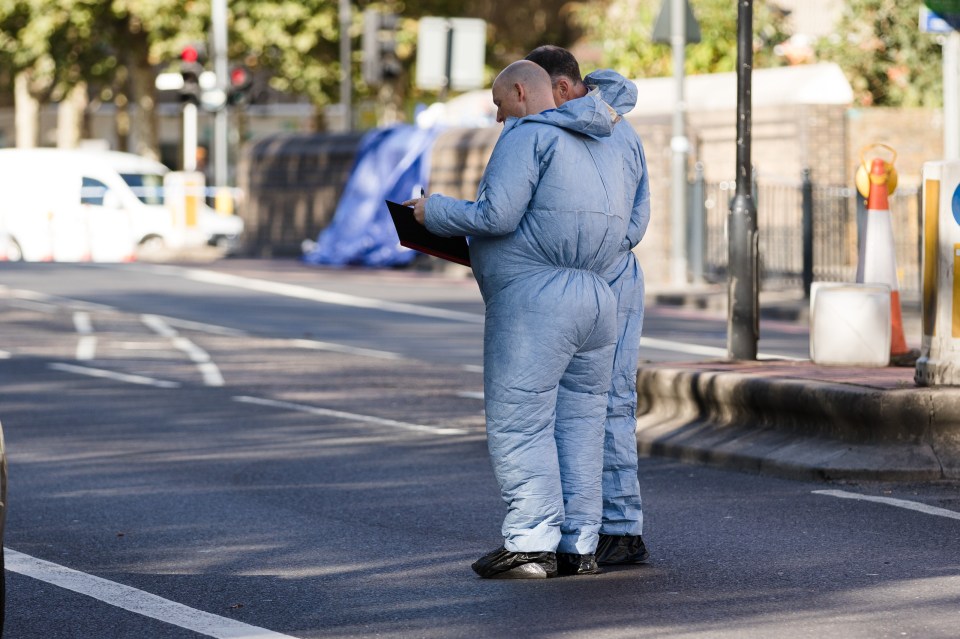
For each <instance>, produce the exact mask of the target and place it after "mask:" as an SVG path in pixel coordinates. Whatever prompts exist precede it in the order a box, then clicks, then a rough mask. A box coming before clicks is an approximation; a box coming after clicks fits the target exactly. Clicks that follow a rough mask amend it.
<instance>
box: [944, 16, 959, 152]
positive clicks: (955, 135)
mask: <svg viewBox="0 0 960 639" xmlns="http://www.w3.org/2000/svg"><path fill="white" fill-rule="evenodd" d="M943 159H945V160H960V32H957V31H951V32H950V33H949V34H947V35H946V39H945V41H944V43H943Z"/></svg>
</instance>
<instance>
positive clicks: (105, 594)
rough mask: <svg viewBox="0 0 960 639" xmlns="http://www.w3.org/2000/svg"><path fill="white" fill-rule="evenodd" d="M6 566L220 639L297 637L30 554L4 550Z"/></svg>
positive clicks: (46, 581)
mask: <svg viewBox="0 0 960 639" xmlns="http://www.w3.org/2000/svg"><path fill="white" fill-rule="evenodd" d="M3 556H4V562H5V564H6V569H7V570H10V571H12V572H15V573H17V574H20V575H25V576H27V577H32V578H33V579H37V580H39V581H43V582H45V583H48V584H53V585H54V586H59V587H60V588H65V589H66V590H70V591H73V592H76V593H80V594H81V595H86V596H88V597H93V598H94V599H97V600H99V601H102V602H104V603H107V604H110V605H111V606H115V607H117V608H120V609H122V610H127V611H129V612H133V613H136V614H138V615H142V616H144V617H150V618H151V619H157V620H159V621H162V622H164V623H168V624H171V625H174V626H179V627H180V628H186V629H187V630H192V631H193V632H196V633H199V634H201V635H205V636H207V637H216V638H217V639H295V638H294V637H292V636H291V635H284V634H281V633H279V632H274V631H272V630H267V629H265V628H258V627H257V626H251V625H249V624H245V623H243V622H241V621H235V620H233V619H228V618H226V617H221V616H219V615H214V614H212V613H209V612H204V611H202V610H197V609H196V608H190V607H189V606H185V605H183V604H180V603H177V602H175V601H170V600H169V599H164V598H163V597H159V596H157V595H153V594H150V593H149V592H145V591H143V590H138V589H136V588H132V587H130V586H125V585H123V584H119V583H117V582H115V581H109V580H107V579H103V578H102V577H95V576H94V575H89V574H87V573H84V572H80V571H79V570H74V569H72V568H67V567H66V566H61V565H59V564H55V563H52V562H49V561H44V560H43V559H37V558H36V557H31V556H30V555H25V554H23V553H20V552H17V551H16V550H11V549H9V548H4V549H3Z"/></svg>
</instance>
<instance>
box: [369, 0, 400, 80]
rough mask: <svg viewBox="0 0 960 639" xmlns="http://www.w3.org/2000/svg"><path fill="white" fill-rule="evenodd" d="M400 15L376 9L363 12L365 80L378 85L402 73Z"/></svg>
mask: <svg viewBox="0 0 960 639" xmlns="http://www.w3.org/2000/svg"><path fill="white" fill-rule="evenodd" d="M399 25H400V17H399V16H398V15H397V14H395V13H381V12H380V11H377V10H376V9H367V10H366V11H364V12H363V81H364V82H366V83H367V85H369V86H378V85H380V84H382V83H383V81H384V80H390V79H393V78H396V77H397V76H399V75H400V72H401V70H402V68H401V66H400V60H399V59H398V58H397V38H396V30H397V27H398V26H399Z"/></svg>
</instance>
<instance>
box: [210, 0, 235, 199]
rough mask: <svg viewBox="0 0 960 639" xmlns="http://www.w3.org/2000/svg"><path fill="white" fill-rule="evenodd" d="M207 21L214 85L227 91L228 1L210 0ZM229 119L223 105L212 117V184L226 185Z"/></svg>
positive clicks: (228, 78) (228, 79) (228, 77)
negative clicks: (211, 45) (210, 36)
mask: <svg viewBox="0 0 960 639" xmlns="http://www.w3.org/2000/svg"><path fill="white" fill-rule="evenodd" d="M210 22H211V25H210V28H211V30H212V35H213V38H212V40H213V72H214V73H215V74H216V76H217V88H219V89H222V90H223V92H224V94H226V92H227V89H228V88H229V84H228V83H229V81H230V76H229V73H228V72H227V66H228V64H227V62H228V61H227V0H213V4H212V6H211V12H210ZM229 118H230V116H229V112H228V111H227V106H226V105H224V106H223V108H222V109H219V110H218V111H217V112H216V113H215V114H214V116H213V183H214V185H216V186H227V181H228V179H229V176H228V157H227V156H228V153H229V151H228V149H229V147H230V140H229V135H230V119H229Z"/></svg>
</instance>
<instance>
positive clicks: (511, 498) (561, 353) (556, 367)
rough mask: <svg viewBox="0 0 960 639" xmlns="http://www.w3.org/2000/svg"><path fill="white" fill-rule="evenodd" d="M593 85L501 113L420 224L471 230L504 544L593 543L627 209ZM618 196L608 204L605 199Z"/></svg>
mask: <svg viewBox="0 0 960 639" xmlns="http://www.w3.org/2000/svg"><path fill="white" fill-rule="evenodd" d="M613 124H614V113H613V112H612V110H611V109H610V108H609V107H608V106H607V105H606V104H604V103H603V102H602V101H600V100H599V98H598V97H597V96H595V95H594V96H589V97H588V98H587V99H583V100H576V101H573V102H569V103H567V104H565V105H563V106H562V107H560V108H558V109H556V110H550V111H546V112H544V113H541V114H537V115H531V116H527V117H524V118H520V119H515V118H510V119H508V120H507V121H506V123H505V125H504V128H503V132H502V134H501V136H500V139H499V140H498V142H497V144H496V146H495V147H494V150H493V154H492V155H491V158H490V162H489V163H488V165H487V168H486V170H485V172H484V176H483V178H482V180H481V182H480V187H479V191H478V196H477V200H476V202H469V201H462V200H456V199H453V198H449V197H445V196H441V195H432V196H430V197H429V198H428V199H427V201H426V205H425V211H426V227H427V228H428V229H429V230H431V231H432V232H434V233H436V234H438V235H444V236H452V235H467V236H469V237H470V259H471V262H472V264H473V271H474V275H475V277H476V279H477V283H478V284H479V285H480V291H481V294H482V296H483V299H484V302H485V305H486V323H485V328H484V357H483V360H484V395H485V409H486V421H487V445H488V448H489V451H490V456H491V460H492V462H493V468H494V473H495V475H496V478H497V481H498V482H499V485H500V492H501V496H502V497H503V499H504V501H505V502H506V504H507V515H506V518H505V519H504V522H503V528H502V532H503V536H504V547H505V548H506V549H507V550H508V551H512V552H543V551H547V552H551V551H557V552H564V553H577V554H588V553H592V552H594V550H595V549H596V545H597V540H598V533H599V529H600V519H601V510H602V502H601V495H600V475H601V471H602V466H603V430H604V418H605V415H606V404H607V391H608V389H609V386H610V380H611V371H612V367H613V354H614V349H615V345H616V299H615V298H614V296H613V294H612V293H611V291H610V287H609V286H608V285H607V283H606V281H605V280H604V277H603V275H604V274H607V273H610V272H611V270H612V269H614V267H615V265H616V262H617V260H618V259H619V258H620V257H622V250H623V244H624V241H625V240H624V238H625V236H626V233H627V225H628V222H629V220H628V217H627V215H626V212H625V211H624V207H622V206H619V204H618V203H619V202H620V201H621V200H622V199H623V198H625V197H626V196H625V194H624V192H623V189H624V178H623V169H622V168H621V164H622V163H621V161H620V158H618V157H617V153H616V148H615V147H614V146H613V145H609V144H606V141H605V140H603V138H606V137H608V136H609V135H610V133H611V131H612V129H613ZM615 203H616V204H615Z"/></svg>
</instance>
